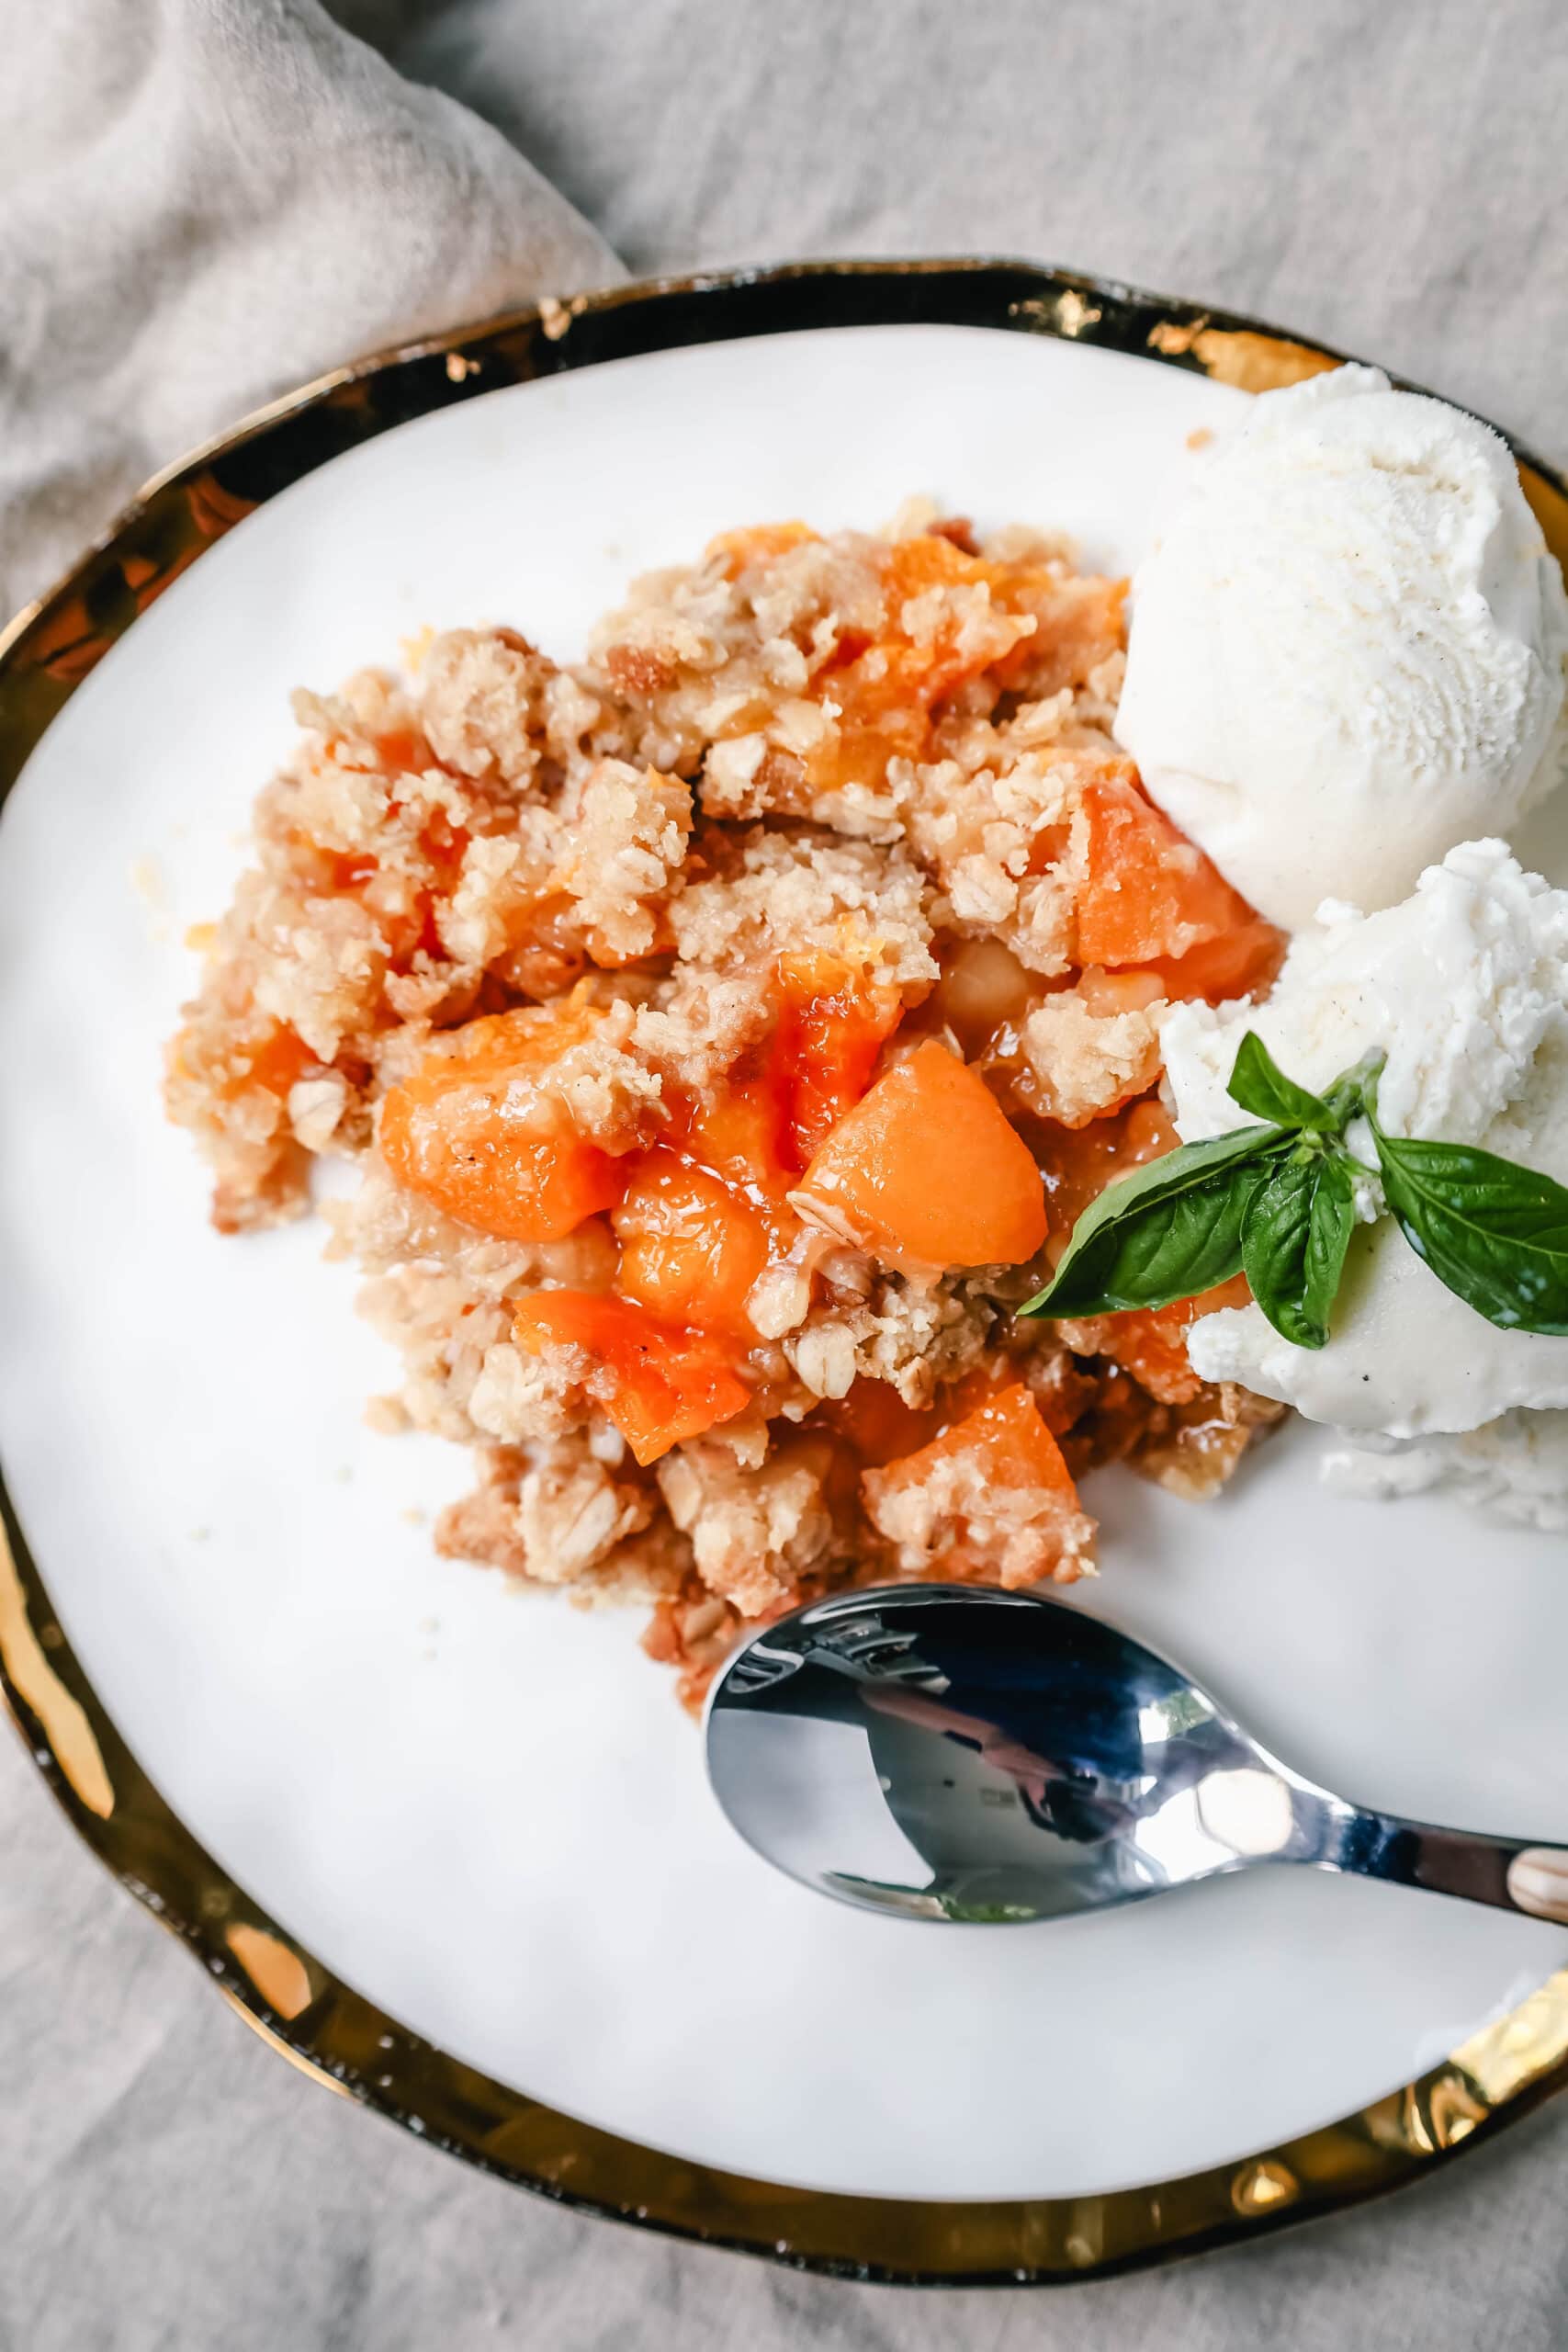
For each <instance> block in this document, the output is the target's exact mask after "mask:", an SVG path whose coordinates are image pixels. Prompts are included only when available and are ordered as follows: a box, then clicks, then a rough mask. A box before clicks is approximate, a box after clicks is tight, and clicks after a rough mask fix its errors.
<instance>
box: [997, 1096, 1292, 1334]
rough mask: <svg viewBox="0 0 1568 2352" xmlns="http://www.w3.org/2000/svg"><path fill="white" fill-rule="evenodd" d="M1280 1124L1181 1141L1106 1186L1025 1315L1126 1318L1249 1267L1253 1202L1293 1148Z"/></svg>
mask: <svg viewBox="0 0 1568 2352" xmlns="http://www.w3.org/2000/svg"><path fill="white" fill-rule="evenodd" d="M1290 1141H1291V1139H1290V1137H1289V1136H1281V1135H1280V1131H1279V1129H1278V1128H1277V1127H1236V1128H1234V1129H1233V1130H1232V1131H1231V1133H1230V1134H1229V1135H1224V1136H1210V1137H1209V1138H1208V1139H1207V1140H1206V1141H1205V1142H1202V1143H1189V1144H1183V1145H1182V1146H1181V1147H1180V1148H1179V1150H1176V1151H1172V1152H1168V1153H1167V1154H1166V1156H1165V1158H1164V1159H1151V1160H1150V1161H1149V1162H1148V1163H1147V1164H1146V1166H1145V1167H1143V1168H1139V1169H1135V1170H1134V1172H1133V1174H1132V1175H1130V1176H1123V1177H1121V1178H1119V1179H1118V1180H1117V1182H1114V1183H1112V1184H1110V1185H1108V1186H1107V1187H1106V1189H1105V1191H1104V1192H1103V1193H1100V1198H1099V1199H1098V1200H1097V1201H1093V1202H1091V1203H1090V1204H1089V1207H1088V1208H1087V1209H1085V1211H1084V1213H1083V1215H1082V1216H1080V1217H1079V1219H1078V1221H1077V1225H1075V1226H1074V1227H1073V1236H1072V1239H1071V1240H1070V1241H1069V1242H1068V1244H1067V1248H1066V1255H1065V1256H1064V1257H1063V1259H1062V1261H1061V1263H1060V1264H1059V1265H1058V1266H1057V1268H1056V1271H1055V1274H1054V1275H1053V1276H1052V1278H1051V1280H1050V1282H1049V1283H1046V1285H1045V1288H1044V1289H1043V1291H1041V1292H1039V1293H1038V1294H1037V1295H1036V1296H1035V1297H1033V1298H1032V1299H1031V1300H1030V1301H1029V1304H1028V1305H1027V1306H1024V1307H1022V1308H1021V1309H1020V1312H1021V1314H1024V1315H1050V1316H1058V1315H1073V1316H1078V1315H1118V1314H1122V1313H1123V1312H1124V1311H1125V1310H1126V1309H1127V1308H1129V1307H1135V1306H1169V1305H1170V1303H1171V1301H1172V1300H1173V1299H1178V1298H1191V1297H1192V1296H1193V1295H1195V1294H1196V1293H1197V1292H1199V1291H1204V1290H1212V1289H1213V1286H1214V1284H1215V1283H1223V1282H1228V1281H1229V1280H1230V1278H1231V1276H1232V1275H1233V1274H1235V1273H1239V1272H1240V1271H1241V1228H1242V1220H1243V1217H1244V1216H1245V1213H1246V1208H1247V1202H1248V1201H1249V1200H1250V1198H1251V1196H1252V1194H1253V1193H1254V1192H1255V1191H1256V1189H1257V1187H1258V1184H1259V1183H1260V1182H1262V1181H1263V1178H1264V1174H1265V1171H1266V1168H1267V1165H1268V1164H1269V1161H1271V1159H1273V1157H1274V1156H1275V1155H1277V1154H1278V1153H1280V1152H1281V1151H1284V1150H1288V1149H1289V1148H1290Z"/></svg>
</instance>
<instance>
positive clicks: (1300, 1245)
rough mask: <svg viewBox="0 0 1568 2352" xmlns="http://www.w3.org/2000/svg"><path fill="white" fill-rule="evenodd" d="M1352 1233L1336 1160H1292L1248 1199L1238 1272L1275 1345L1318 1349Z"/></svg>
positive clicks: (1346, 1182) (1351, 1195) (1314, 1155)
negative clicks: (1265, 1319)
mask: <svg viewBox="0 0 1568 2352" xmlns="http://www.w3.org/2000/svg"><path fill="white" fill-rule="evenodd" d="M1355 1225H1356V1196H1355V1192H1354V1189H1353V1187H1352V1185H1351V1182H1350V1171H1349V1170H1348V1167H1347V1166H1346V1164H1345V1161H1344V1159H1343V1158H1342V1157H1341V1156H1340V1155H1339V1154H1337V1153H1336V1152H1324V1151H1321V1150H1316V1151H1313V1152H1311V1153H1310V1154H1297V1153H1294V1152H1292V1155H1291V1157H1290V1159H1287V1160H1286V1161H1285V1163H1284V1165H1283V1167H1281V1168H1280V1169H1278V1170H1276V1172H1275V1173H1274V1174H1273V1175H1272V1176H1270V1177H1269V1180H1268V1182H1266V1183H1265V1184H1264V1185H1263V1187H1262V1189H1261V1191H1259V1192H1258V1193H1257V1194H1256V1195H1255V1196H1254V1198H1253V1200H1252V1202H1251V1204H1250V1205H1249V1207H1248V1209H1247V1220H1246V1225H1245V1227H1244V1230H1243V1233H1242V1248H1241V1270H1242V1272H1243V1273H1244V1274H1245V1275H1246V1276H1247V1281H1248V1283H1250V1284H1251V1287H1252V1295H1253V1297H1254V1298H1255V1299H1256V1300H1257V1302H1258V1306H1260V1307H1261V1308H1262V1309H1263V1312H1264V1314H1265V1315H1266V1316H1267V1317H1269V1322H1270V1323H1272V1325H1273V1326H1274V1329H1275V1330H1276V1331H1278V1332H1279V1334H1280V1338H1281V1339H1285V1340H1290V1341H1291V1343H1292V1346H1293V1347H1298V1348H1321V1347H1323V1346H1324V1345H1325V1343H1326V1341H1327V1339H1328V1317H1329V1315H1330V1312H1331V1311H1332V1309H1333V1306H1334V1300H1335V1295H1336V1294H1337V1291H1338V1288H1339V1277H1340V1275H1341V1273H1342V1272H1343V1271H1344V1267H1345V1252H1346V1250H1348V1248H1349V1246H1350V1236H1351V1234H1352V1232H1353V1231H1354V1230H1355Z"/></svg>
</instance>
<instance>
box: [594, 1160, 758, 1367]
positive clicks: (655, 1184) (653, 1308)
mask: <svg viewBox="0 0 1568 2352" xmlns="http://www.w3.org/2000/svg"><path fill="white" fill-rule="evenodd" d="M610 1222H611V1224H612V1225H613V1226H614V1227H615V1236H616V1238H617V1239H618V1241H619V1242H620V1245H621V1266H620V1272H619V1274H618V1275H617V1276H616V1287H617V1288H618V1289H619V1290H620V1291H621V1292H622V1293H623V1294H624V1295H625V1296H626V1297H627V1298H632V1299H635V1300H636V1301H637V1304H638V1305H639V1306H646V1307H647V1308H648V1309H649V1313H650V1314H654V1315H659V1316H662V1317H664V1318H665V1319H666V1320H668V1321H671V1322H674V1323H681V1324H691V1323H695V1324H703V1325H707V1326H711V1327H718V1328H720V1329H724V1330H727V1331H739V1332H740V1333H742V1334H747V1333H749V1330H750V1326H749V1325H748V1323H747V1319H746V1297H747V1294H748V1292H749V1291H750V1288H751V1285H752V1283H754V1282H755V1281H756V1279H757V1277H758V1275H759V1274H760V1273H761V1272H762V1269H763V1268H764V1266H766V1264H767V1262H768V1235H767V1229H766V1227H765V1226H764V1225H763V1223H762V1220H761V1217H760V1216H758V1214H757V1213H756V1211H755V1210H754V1209H752V1208H750V1206H748V1204H746V1203H745V1202H744V1201H743V1200H741V1199H739V1197H738V1196H737V1194H736V1193H734V1192H733V1191H732V1190H731V1189H730V1187H729V1186H728V1184H725V1183H722V1182H720V1180H719V1179H718V1177H716V1176H714V1175H710V1174H709V1172H708V1171H707V1170H706V1169H703V1168H694V1167H693V1166H692V1164H691V1162H690V1161H689V1160H684V1159H681V1158H680V1157H679V1155H678V1154H677V1153H675V1152H673V1151H669V1150H665V1149H660V1150H657V1151H650V1152H649V1153H648V1154H647V1155H646V1157H645V1158H644V1159H643V1160H642V1161H641V1163H640V1165H639V1166H638V1168H637V1173H636V1175H635V1176H634V1177H633V1178H632V1181H631V1182H630V1184H629V1185H628V1186H627V1188H626V1192H625V1193H624V1194H623V1195H622V1198H621V1201H620V1204H619V1205H618V1207H616V1208H615V1211H614V1212H613V1214H612V1216H611V1219H610Z"/></svg>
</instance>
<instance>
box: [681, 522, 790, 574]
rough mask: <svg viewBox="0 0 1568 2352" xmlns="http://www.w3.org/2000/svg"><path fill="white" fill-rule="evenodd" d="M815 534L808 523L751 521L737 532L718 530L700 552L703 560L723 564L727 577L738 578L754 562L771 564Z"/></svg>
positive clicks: (748, 569)
mask: <svg viewBox="0 0 1568 2352" xmlns="http://www.w3.org/2000/svg"><path fill="white" fill-rule="evenodd" d="M816 537H818V534H817V533H816V532H815V531H814V530H813V529H812V528H811V526H810V525H809V524H808V523H751V524H749V525H747V526H744V527H743V528H742V529H740V530H739V531H720V532H719V534H718V536H717V537H716V538H712V539H710V540H709V541H708V543H707V546H706V547H705V548H704V550H703V555H704V560H705V561H706V562H709V563H715V562H716V563H721V564H722V565H723V566H724V574H725V578H726V579H727V580H739V577H740V574H741V573H742V572H743V571H750V568H751V566H752V565H753V564H754V563H771V562H772V561H773V558H774V557H775V556H781V555H787V554H788V553H789V551H790V549H791V548H798V547H804V546H805V545H806V543H807V540H808V539H814V538H816Z"/></svg>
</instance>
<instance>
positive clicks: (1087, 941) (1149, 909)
mask: <svg viewBox="0 0 1568 2352" xmlns="http://www.w3.org/2000/svg"><path fill="white" fill-rule="evenodd" d="M1083 815H1084V820H1085V824H1086V826H1087V829H1088V853H1087V854H1088V872H1087V875H1086V876H1085V878H1084V880H1083V882H1082V883H1081V885H1080V886H1079V888H1078V893H1077V955H1076V958H1075V960H1076V961H1077V963H1079V964H1111V965H1116V964H1151V963H1154V962H1156V961H1157V960H1158V959H1159V958H1161V957H1166V956H1186V955H1187V953H1188V952H1189V950H1190V949H1191V948H1194V947H1197V946H1200V945H1201V944H1202V943H1203V942H1204V941H1206V940H1211V939H1217V938H1219V937H1220V936H1221V935H1222V933H1225V932H1228V931H1235V930H1239V929H1241V928H1242V927H1243V926H1244V925H1246V924H1249V923H1251V922H1253V921H1254V916H1253V912H1252V910H1251V908H1250V907H1249V906H1248V905H1247V900H1246V899H1244V898H1242V897H1241V895H1240V893H1239V892H1237V891H1235V890H1233V889H1232V888H1231V887H1230V884H1229V883H1228V882H1226V881H1225V880H1224V878H1223V877H1222V876H1221V875H1220V874H1219V873H1218V872H1217V871H1216V870H1215V868H1214V867H1213V865H1210V863H1209V861H1208V859H1207V858H1206V857H1205V856H1204V855H1203V853H1202V851H1201V850H1200V849H1197V848H1195V847H1194V845H1193V844H1192V842H1190V841H1188V840H1187V839H1186V838H1185V837H1184V836H1183V835H1182V834H1180V833H1179V832H1178V831H1177V829H1176V827H1175V826H1174V825H1173V824H1172V823H1171V821H1170V820H1169V818H1168V817H1167V816H1166V815H1165V814H1164V813H1163V812H1162V811H1161V810H1160V809H1156V807H1155V805H1154V803H1153V802H1152V801H1151V800H1147V799H1145V797H1144V795H1143V793H1142V792H1141V791H1140V790H1139V788H1138V786H1137V785H1136V784H1134V781H1133V779H1132V774H1131V771H1130V770H1129V771H1128V772H1127V773H1126V774H1119V773H1117V772H1116V771H1115V770H1108V771H1107V772H1106V773H1105V774H1104V775H1098V776H1091V777H1090V778H1089V781H1088V782H1087V783H1086V784H1085V786H1084V787H1083Z"/></svg>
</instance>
